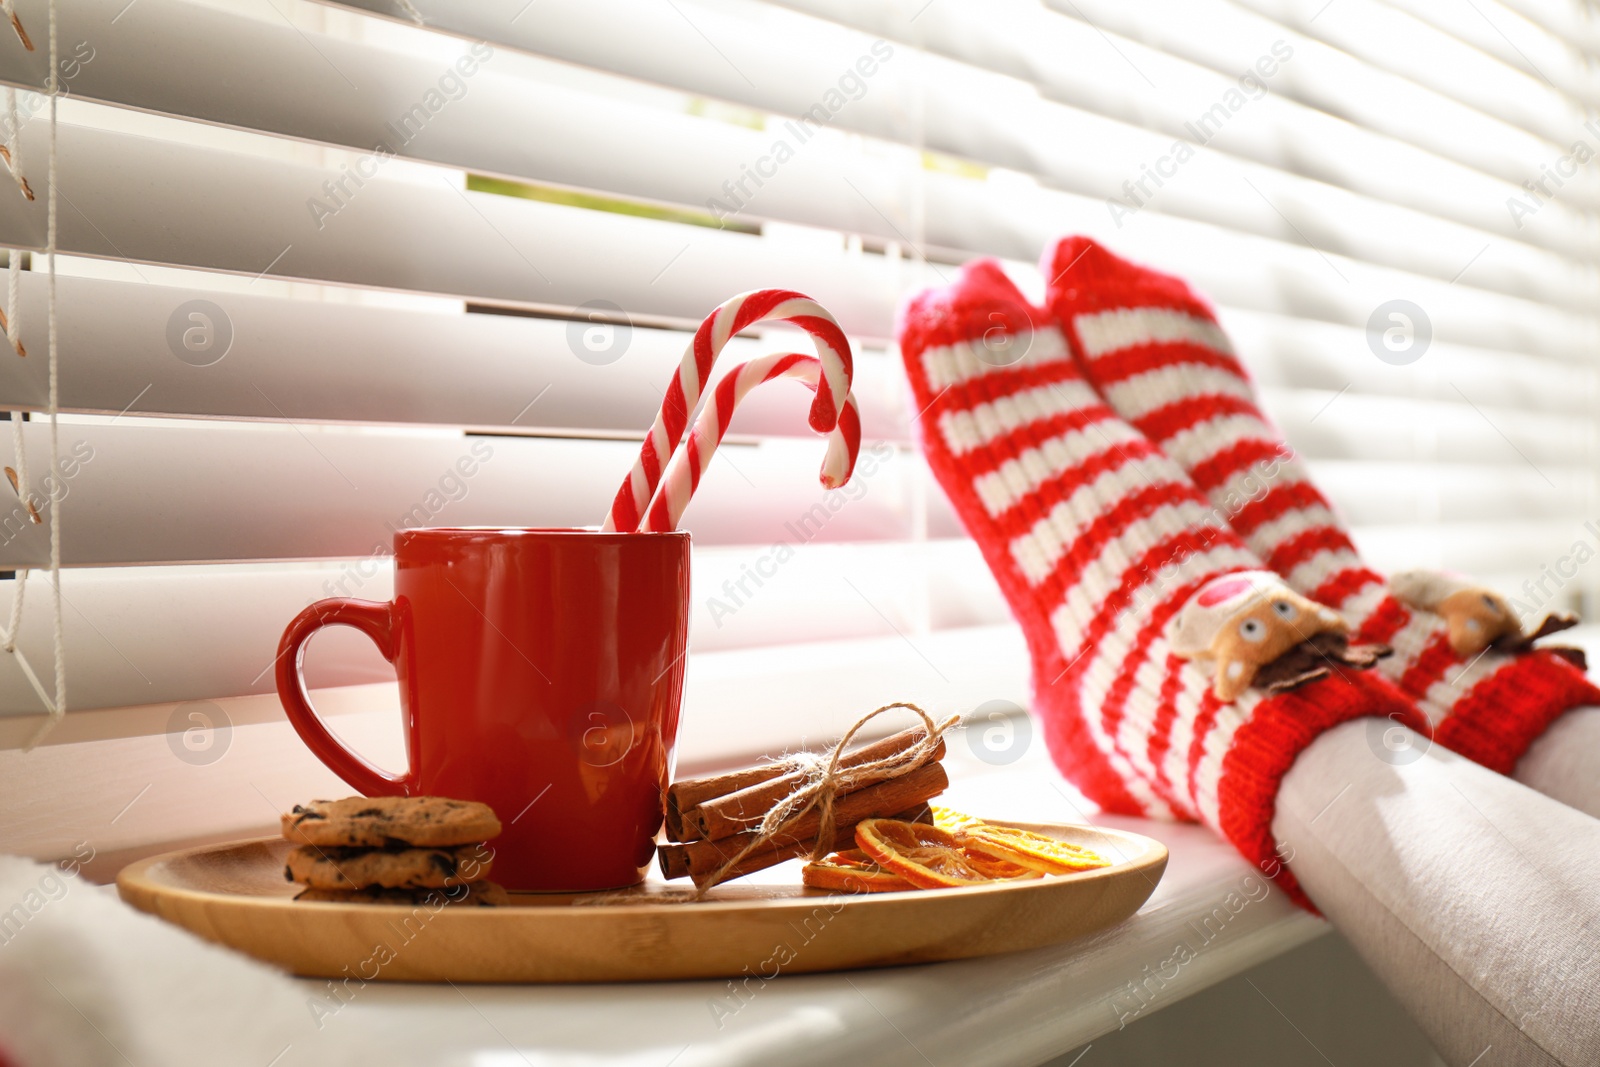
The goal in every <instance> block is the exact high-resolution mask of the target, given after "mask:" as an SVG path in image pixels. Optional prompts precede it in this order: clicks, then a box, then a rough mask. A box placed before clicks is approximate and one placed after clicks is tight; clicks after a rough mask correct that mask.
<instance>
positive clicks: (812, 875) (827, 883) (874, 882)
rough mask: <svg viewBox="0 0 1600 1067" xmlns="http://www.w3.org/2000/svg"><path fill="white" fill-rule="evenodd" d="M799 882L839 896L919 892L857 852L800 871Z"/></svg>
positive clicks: (841, 854)
mask: <svg viewBox="0 0 1600 1067" xmlns="http://www.w3.org/2000/svg"><path fill="white" fill-rule="evenodd" d="M857 857H860V858H859V859H857ZM800 881H801V883H802V884H804V885H807V886H810V887H811V888H812V889H831V890H833V891H834V892H836V893H896V892H900V891H901V890H906V889H915V888H917V887H916V886H914V885H912V884H911V883H910V882H908V881H906V880H905V879H904V878H901V877H900V876H899V875H898V874H893V873H891V872H889V871H886V870H884V869H883V868H882V867H879V866H878V865H877V864H876V863H873V862H872V860H871V859H869V858H867V854H866V853H865V852H862V851H861V850H860V849H854V848H853V849H850V850H849V851H848V852H847V853H846V852H835V853H834V854H833V855H831V856H829V857H828V858H827V859H823V860H817V861H815V862H812V863H808V864H806V865H805V866H804V867H802V868H801V869H800Z"/></svg>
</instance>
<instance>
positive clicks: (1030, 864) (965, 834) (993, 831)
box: [957, 823, 1111, 874]
mask: <svg viewBox="0 0 1600 1067" xmlns="http://www.w3.org/2000/svg"><path fill="white" fill-rule="evenodd" d="M957 840H958V841H959V842H960V843H961V845H962V847H963V848H965V849H966V850H967V851H968V852H969V853H973V854H977V855H983V856H988V857H990V858H991V859H996V860H1003V861H1006V862H1009V863H1015V864H1018V865H1019V866H1022V867H1027V868H1029V869H1031V870H1035V871H1043V872H1044V873H1045V874H1071V873H1072V872H1074V871H1088V870H1093V869H1094V868H1096V867H1109V866H1111V861H1110V860H1108V859H1106V858H1105V857H1104V856H1102V855H1100V854H1099V853H1098V852H1091V851H1090V850H1088V849H1086V848H1080V847H1079V846H1077V845H1069V844H1068V843H1067V842H1065V841H1057V840H1056V839H1055V838H1053V837H1046V836H1045V835H1044V834H1036V833H1034V832H1033V831H1031V830H1017V829H1014V828H1012V827H1009V826H989V825H988V824H986V823H979V824H978V825H976V826H969V827H967V828H966V829H964V830H962V831H961V832H960V834H958V835H957Z"/></svg>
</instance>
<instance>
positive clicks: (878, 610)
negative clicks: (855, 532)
mask: <svg viewBox="0 0 1600 1067" xmlns="http://www.w3.org/2000/svg"><path fill="white" fill-rule="evenodd" d="M792 547H793V548H794V554H793V555H792V556H790V557H788V558H786V559H784V561H783V562H782V563H781V564H778V565H775V566H769V565H768V564H770V563H771V562H772V561H771V559H770V558H768V557H767V556H766V553H767V549H768V546H765V545H756V546H749V545H745V546H732V547H724V548H716V547H708V546H706V545H704V544H701V543H699V542H697V543H696V545H695V549H694V587H693V591H692V596H691V616H690V647H691V648H692V649H693V652H692V653H691V660H693V659H696V658H698V657H702V656H705V655H716V654H721V653H727V652H733V651H737V650H744V649H756V648H771V647H775V646H780V645H791V644H797V643H803V642H808V641H824V640H844V639H854V640H857V641H862V642H868V641H871V640H874V639H877V638H887V639H890V640H894V641H900V640H901V637H900V634H901V633H904V634H909V635H912V639H913V640H914V641H926V640H929V639H933V640H938V637H937V635H939V634H943V633H949V632H960V631H963V630H969V629H972V628H975V627H983V626H993V625H1000V624H1004V623H1007V622H1008V621H1009V616H1008V615H1007V613H1006V609H1005V606H1004V603H1003V602H1002V601H1001V600H1000V597H999V593H998V591H996V590H995V589H994V586H993V582H992V581H989V580H988V579H987V574H988V572H987V570H986V569H985V568H984V565H983V561H982V559H981V558H980V557H979V555H978V553H977V550H976V548H975V547H974V546H973V545H972V543H971V542H970V541H965V540H961V541H931V542H922V543H918V544H909V543H886V544H879V545H862V546H855V547H851V548H849V549H848V551H846V550H845V549H844V548H843V547H842V546H831V545H826V544H821V543H808V544H801V543H799V542H798V541H796V542H794V543H793V546H792ZM758 563H760V564H761V567H760V569H761V571H763V572H765V575H764V577H762V576H760V575H758V577H762V582H763V584H762V585H761V586H756V585H755V584H754V583H753V581H752V580H750V579H749V578H748V577H747V575H748V573H749V572H750V571H752V570H754V569H755V568H756V566H757V564H758ZM741 580H742V581H743V582H744V591H743V592H742V593H741V592H740V590H739V589H738V587H737V585H735V584H734V583H738V582H740V581H741ZM724 583H728V584H730V585H732V586H733V591H732V592H731V593H730V592H729V591H728V590H726V589H725V588H724ZM847 583H848V584H847ZM15 585H16V583H15V581H0V610H7V611H8V610H9V608H10V603H11V599H10V598H11V596H12V595H13V590H14V588H15ZM61 585H62V595H63V597H64V598H65V600H66V602H67V603H68V604H69V605H70V608H69V613H68V615H67V618H66V636H67V655H68V658H69V660H70V662H71V663H72V664H73V707H74V709H76V710H78V711H88V710H92V709H96V708H108V707H122V706H125V705H130V704H146V705H147V704H162V703H168V704H171V703H177V702H180V701H190V700H207V699H213V698H223V697H237V696H245V695H249V694H266V693H273V692H275V689H274V681H273V675H272V670H271V666H272V663H273V656H274V654H275V653H276V650H277V646H278V638H279V636H280V635H281V634H282V633H283V628H284V627H285V626H287V625H288V623H289V620H290V619H292V618H293V617H294V616H295V615H296V614H298V613H299V612H300V610H301V609H302V608H304V607H305V606H306V605H308V604H310V603H312V602H313V601H315V600H319V599H322V598H323V597H329V596H350V597H356V598H359V599H363V600H386V599H388V598H389V597H391V596H392V595H393V591H394V590H393V564H392V562H391V561H390V559H389V558H388V557H386V556H385V557H371V556H363V557H360V558H355V559H346V560H335V561H330V562H326V563H280V564H270V565H255V566H249V567H246V566H241V565H232V564H217V565H194V566H179V567H141V568H130V569H124V568H104V569H102V568H86V569H78V570H69V571H66V572H63V574H62V578H61ZM34 595H37V590H34V591H33V592H30V594H29V597H30V598H31V597H32V596H34ZM930 605H931V607H930ZM897 629H898V631H899V633H897ZM21 644H22V647H23V650H24V652H25V653H26V654H27V655H28V656H30V657H37V658H35V659H34V662H36V663H41V662H49V655H50V620H49V618H48V615H47V614H44V613H30V614H27V615H25V616H24V627H23V631H22V639H21ZM913 647H917V646H915V645H913ZM306 678H307V680H308V682H309V684H310V685H311V686H312V687H313V688H324V687H338V686H351V685H368V684H372V683H375V682H390V683H392V682H393V680H394V672H393V668H391V667H390V666H389V665H388V664H387V663H385V662H384V661H383V660H382V658H381V657H380V656H379V655H378V653H377V651H376V649H374V648H373V646H372V644H371V642H370V641H368V640H367V639H366V638H365V637H364V636H362V635H361V634H359V633H356V632H355V631H353V630H349V629H347V628H345V627H341V626H332V627H328V628H327V629H325V630H324V631H322V633H321V634H319V635H318V636H317V638H316V639H315V640H314V641H312V642H311V644H310V645H309V646H308V648H307V653H306ZM752 684H756V683H752ZM37 711H38V706H37V703H36V698H34V697H33V696H32V691H31V690H30V689H29V687H28V684H27V682H26V681H25V680H24V679H23V678H22V676H21V674H20V672H17V671H14V670H7V671H0V719H4V718H5V717H7V716H16V715H28V714H32V713H34V712H37ZM272 717H281V716H278V715H274V716H272ZM165 726H166V724H165V722H162V723H161V724H160V728H161V729H164V728H165Z"/></svg>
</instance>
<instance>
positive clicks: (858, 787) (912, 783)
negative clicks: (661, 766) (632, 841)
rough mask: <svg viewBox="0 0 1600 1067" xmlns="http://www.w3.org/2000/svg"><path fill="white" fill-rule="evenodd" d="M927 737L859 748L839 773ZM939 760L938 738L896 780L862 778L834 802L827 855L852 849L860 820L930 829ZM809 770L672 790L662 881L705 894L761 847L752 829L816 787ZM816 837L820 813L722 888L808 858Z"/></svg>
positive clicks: (905, 735)
mask: <svg viewBox="0 0 1600 1067" xmlns="http://www.w3.org/2000/svg"><path fill="white" fill-rule="evenodd" d="M926 733H927V731H926V730H925V729H924V728H923V727H921V726H917V727H913V728H912V729H910V730H903V731H901V732H900V733H897V734H894V735H892V736H890V737H886V738H884V739H883V740H881V741H874V742H872V743H871V744H867V745H863V746H861V747H860V748H857V749H854V750H852V751H849V752H846V753H844V754H843V755H842V756H841V757H840V759H839V768H840V769H853V768H860V767H863V766H866V765H869V764H873V763H876V762H878V761H880V760H885V759H890V758H891V757H894V756H896V755H898V754H902V753H905V752H907V751H908V750H909V749H912V748H914V747H915V746H917V745H918V744H919V743H921V742H922V740H923V738H924V737H925V736H926ZM944 752H945V747H944V739H943V738H940V739H939V740H938V741H937V742H936V743H935V745H934V747H933V749H932V751H931V752H930V753H929V754H928V758H927V759H926V760H925V761H923V763H922V764H921V765H920V766H918V767H917V768H916V769H914V770H911V771H909V772H908V773H903V774H900V775H898V776H896V777H887V776H886V774H885V775H884V776H878V775H867V776H866V777H865V778H864V779H862V780H860V781H856V782H855V783H854V784H853V785H852V786H851V787H850V788H849V789H848V791H845V790H840V791H839V792H838V793H837V794H836V795H835V799H834V802H833V825H834V832H833V835H832V839H831V840H829V841H827V842H825V844H826V846H827V850H828V851H833V850H836V849H842V848H853V847H855V827H856V823H858V822H860V821H861V820H863V819H875V818H883V817H893V818H898V819H906V820H908V821H921V822H929V821H932V816H931V814H930V812H929V809H928V801H929V800H931V799H932V798H934V797H936V796H938V795H939V794H940V793H942V792H944V790H945V787H946V786H948V785H949V784H950V778H949V776H948V775H947V774H946V773H945V770H944V767H943V765H941V764H940V762H939V761H940V760H941V759H943V758H944ZM824 758H826V757H824ZM812 766H814V764H813V763H802V762H801V761H799V760H795V759H793V758H791V759H788V760H778V761H774V762H769V763H764V764H761V765H759V766H755V767H748V768H746V769H744V770H738V771H730V772H727V773H724V774H718V775H713V776H711V777H708V778H687V779H684V780H682V781H679V782H674V783H673V784H672V785H671V786H670V787H668V789H667V813H666V830H665V833H666V837H667V841H668V843H667V844H663V845H661V846H659V856H658V858H659V860H660V863H661V873H662V874H663V875H664V876H665V877H667V878H683V877H688V878H692V879H694V883H695V885H696V886H699V887H702V888H703V887H705V886H706V885H707V884H709V883H710V882H711V881H712V880H713V879H714V878H715V877H716V875H717V874H718V872H721V871H722V868H723V867H724V866H726V865H727V863H728V862H729V861H730V860H732V859H733V858H734V857H736V856H738V855H739V853H740V852H741V851H742V850H744V849H745V848H747V847H748V846H750V844H751V843H752V842H755V841H758V840H759V839H760V838H759V835H758V834H757V832H756V829H757V827H759V826H760V825H761V821H762V819H763V818H764V817H765V816H766V815H767V813H768V812H770V811H771V810H772V809H773V808H774V807H775V806H776V805H777V804H778V803H780V802H781V801H783V800H784V799H786V798H787V797H789V795H790V794H791V793H793V792H794V791H795V790H796V789H798V788H800V787H802V786H804V785H805V784H806V783H807V782H808V781H810V780H812V779H813V776H814V772H813V771H812V769H811V767H812ZM886 773H887V772H886ZM821 832H822V812H821V811H820V810H819V809H818V808H813V809H812V810H810V811H809V812H807V813H806V814H805V815H803V816H801V817H800V818H799V819H797V820H796V821H795V822H794V823H793V824H792V825H790V826H788V827H786V828H785V829H784V830H783V831H782V832H781V833H778V834H776V835H774V836H773V837H771V838H769V839H768V840H766V841H762V842H761V844H760V846H759V847H757V848H755V849H753V850H751V851H750V853H749V854H748V855H746V856H744V857H743V858H742V859H740V860H739V862H738V863H737V864H736V865H735V866H734V867H733V868H731V869H729V870H728V871H726V872H724V873H723V874H722V880H727V879H729V878H739V877H742V876H744V875H747V874H751V873H753V872H755V871H759V870H764V869H765V868H767V867H771V866H773V865H774V864H777V863H782V862H783V861H784V860H789V859H794V858H796V857H798V856H804V855H808V854H809V853H810V852H811V851H812V849H814V848H815V847H816V845H817V837H818V835H819V833H821Z"/></svg>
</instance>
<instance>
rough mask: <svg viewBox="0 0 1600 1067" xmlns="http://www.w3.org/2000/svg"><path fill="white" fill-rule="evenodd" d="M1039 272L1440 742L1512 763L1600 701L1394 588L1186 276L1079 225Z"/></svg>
mask: <svg viewBox="0 0 1600 1067" xmlns="http://www.w3.org/2000/svg"><path fill="white" fill-rule="evenodd" d="M1044 270H1045V274H1046V276H1047V277H1048V278H1049V279H1050V284H1049V294H1048V298H1047V299H1048V303H1049V306H1050V310H1051V311H1052V312H1053V313H1054V316H1055V321H1056V322H1058V323H1059V324H1060V327H1061V329H1062V330H1063V332H1064V333H1065V334H1066V336H1067V338H1068V341H1069V344H1070V346H1071V347H1072V350H1073V354H1074V358H1075V360H1076V361H1077V364H1078V366H1079V367H1080V369H1081V370H1082V371H1083V373H1084V375H1085V377H1086V378H1087V379H1088V380H1089V381H1090V382H1092V383H1093V384H1094V387H1095V388H1096V389H1097V390H1098V391H1099V393H1100V395H1101V396H1103V397H1104V398H1105V400H1106V401H1107V402H1108V403H1109V404H1110V406H1111V407H1112V408H1113V409H1114V410H1115V411H1116V412H1117V414H1119V415H1121V416H1122V417H1123V418H1125V419H1127V420H1128V421H1129V422H1131V423H1132V424H1133V425H1134V426H1136V427H1138V428H1139V429H1140V430H1141V431H1143V433H1144V434H1145V436H1147V437H1148V438H1149V439H1150V440H1151V441H1153V442H1155V444H1156V445H1158V446H1159V447H1160V448H1161V449H1162V450H1163V451H1164V452H1165V453H1166V454H1167V455H1168V456H1170V457H1171V458H1172V459H1173V460H1174V461H1176V463H1177V464H1178V466H1180V467H1181V468H1182V469H1183V470H1185V471H1187V472H1188V474H1189V476H1190V477H1191V478H1192V479H1193V480H1194V483H1195V484H1196V485H1197V486H1198V487H1199V489H1200V491H1201V492H1203V493H1204V494H1205V495H1206V496H1207V497H1208V498H1209V499H1210V501H1211V503H1212V504H1213V505H1214V506H1215V507H1216V509H1217V510H1218V511H1219V512H1220V513H1221V514H1222V515H1223V516H1224V517H1225V518H1226V519H1227V521H1228V522H1229V523H1230V524H1231V525H1232V527H1233V529H1234V530H1235V531H1236V532H1237V533H1238V534H1239V535H1240V536H1241V537H1242V538H1243V539H1244V542H1245V543H1246V544H1247V545H1249V546H1250V548H1251V549H1253V550H1254V551H1255V552H1256V553H1257V554H1258V555H1260V557H1261V558H1262V559H1264V560H1265V561H1266V563H1267V566H1269V567H1271V568H1272V569H1273V570H1274V571H1276V572H1278V573H1279V574H1281V575H1283V576H1284V578H1285V579H1286V580H1287V582H1288V584H1289V585H1290V587H1292V588H1294V589H1296V590H1298V591H1299V592H1301V593H1303V594H1305V595H1306V596H1308V597H1310V598H1311V599H1313V600H1316V601H1319V602H1321V603H1324V604H1328V605H1330V606H1332V607H1335V608H1337V609H1338V610H1339V611H1340V612H1341V613H1342V614H1343V615H1344V617H1345V618H1346V619H1347V620H1348V621H1349V622H1350V623H1351V624H1352V625H1353V626H1355V627H1356V628H1357V638H1358V639H1359V640H1364V641H1370V642H1377V643H1383V644H1388V645H1391V646H1393V647H1394V649H1395V655H1394V656H1392V657H1391V658H1389V659H1387V660H1384V661H1383V662H1382V663H1381V664H1380V668H1379V669H1380V670H1382V671H1384V673H1385V674H1387V675H1388V677H1389V678H1391V679H1392V680H1393V681H1394V682H1396V683H1397V684H1398V686H1399V687H1400V689H1402V690H1403V691H1404V692H1405V693H1406V694H1407V695H1409V696H1410V697H1412V698H1413V699H1415V700H1416V701H1417V702H1418V704H1419V705H1420V706H1421V708H1422V710H1423V712H1424V713H1425V714H1426V715H1427V717H1428V719H1429V720H1430V722H1432V723H1433V724H1434V725H1435V737H1436V738H1437V740H1438V741H1439V742H1440V743H1441V744H1443V745H1446V746H1447V747H1449V748H1451V749H1453V750H1454V751H1456V752H1459V753H1460V754H1462V755H1464V756H1466V757H1468V758H1469V759H1472V760H1475V761H1476V762H1478V763H1480V764H1482V765H1484V766H1486V767H1489V768H1492V769H1494V770H1497V771H1500V772H1502V773H1510V771H1511V770H1512V768H1513V767H1514V766H1515V765H1516V762H1517V760H1518V759H1519V758H1520V757H1521V756H1522V754H1523V752H1525V751H1526V750H1527V748H1528V745H1529V744H1531V743H1532V741H1533V740H1534V739H1535V738H1536V737H1538V736H1539V735H1540V734H1541V733H1543V732H1544V730H1545V728H1546V727H1547V726H1549V724H1550V723H1551V722H1552V721H1554V720H1555V719H1556V718H1557V717H1558V716H1560V715H1561V714H1562V713H1563V712H1565V711H1567V710H1568V709H1570V708H1573V707H1576V706H1579V705H1584V704H1597V703H1600V690H1596V688H1595V687H1594V686H1593V685H1591V684H1590V683H1589V680H1588V679H1587V678H1586V677H1585V676H1584V675H1583V673H1582V672H1581V671H1579V670H1577V669H1575V668H1574V667H1573V666H1571V665H1570V664H1568V663H1567V662H1565V661H1563V660H1562V659H1561V658H1560V657H1558V656H1556V655H1554V654H1552V653H1549V652H1539V651H1534V652H1523V653H1520V654H1516V655H1508V654H1505V653H1501V652H1496V651H1484V652H1482V653H1481V654H1478V655H1458V654H1457V653H1456V652H1454V651H1452V648H1451V643H1450V640H1449V634H1448V628H1447V626H1446V623H1445V620H1444V619H1443V618H1441V616H1439V615H1437V614H1434V613H1433V612H1431V611H1424V610H1419V609H1417V608H1415V607H1407V606H1406V604H1403V603H1402V602H1401V601H1400V600H1398V599H1396V598H1395V597H1394V596H1393V595H1391V592H1390V588H1389V586H1388V585H1387V584H1386V582H1385V580H1384V579H1383V577H1382V576H1380V575H1379V574H1377V573H1376V572H1374V571H1373V570H1371V569H1369V568H1368V567H1367V566H1366V565H1365V564H1364V563H1362V561H1361V558H1360V556H1359V555H1357V553H1356V549H1355V545H1354V544H1353V543H1352V542H1351V540H1350V537H1349V535H1348V534H1347V533H1346V531H1345V529H1344V527H1343V525H1342V523H1341V521H1340V519H1339V517H1338V516H1337V515H1336V514H1335V513H1334V510H1333V507H1332V505H1331V504H1329V502H1328V500H1327V498H1326V497H1324V496H1323V495H1322V493H1321V492H1319V491H1318V490H1317V488H1316V486H1314V485H1313V484H1312V483H1311V480H1310V478H1309V477H1308V476H1307V473H1306V469H1305V465H1304V464H1303V463H1302V462H1301V460H1300V459H1299V457H1298V456H1296V455H1295V454H1294V452H1293V450H1292V449H1290V448H1289V446H1288V445H1287V444H1286V443H1285V442H1284V439H1283V435H1282V434H1281V433H1280V432H1279V431H1278V430H1277V428H1276V427H1274V426H1273V425H1272V423H1271V422H1270V420H1268V419H1267V417H1266V416H1265V415H1263V414H1262V412H1261V410H1260V408H1259V407H1258V406H1257V402H1256V396H1255V390H1254V387H1253V386H1252V384H1251V382H1250V380H1249V378H1248V376H1247V375H1246V373H1245V371H1244V368H1243V366H1242V365H1241V364H1240V363H1239V361H1238V359H1237V358H1236V357H1235V356H1234V353H1233V349H1232V346H1231V345H1230V344H1229V342H1228V338H1227V336H1226V335H1225V334H1224V333H1223V332H1222V328H1221V327H1220V326H1218V325H1217V320H1216V317H1215V316H1214V315H1213V314H1212V312H1211V309H1210V308H1209V307H1208V306H1207V305H1206V304H1205V303H1204V302H1203V301H1202V300H1201V299H1199V298H1198V297H1197V296H1195V294H1194V293H1193V292H1191V291H1190V289H1189V287H1188V286H1187V285H1185V284H1184V283H1183V281H1181V280H1180V279H1178V278H1174V277H1171V276H1169V275H1165V274H1159V273H1157V272H1155V271H1152V270H1147V269H1145V268H1143V267H1140V266H1137V265H1135V264H1132V263H1129V262H1127V261H1126V260H1123V259H1119V258H1117V257H1116V256H1114V255H1112V254H1111V253H1110V252H1107V251H1106V250H1105V249H1104V248H1102V247H1100V246H1099V245H1097V244H1096V243H1095V242H1093V241H1091V240H1089V239H1088V238H1085V237H1069V238H1066V239H1065V240H1063V241H1061V242H1060V243H1059V244H1057V245H1056V246H1055V248H1054V249H1052V250H1050V251H1049V252H1047V253H1046V255H1045V264H1044ZM1412 603H1413V604H1414V603H1415V601H1414V600H1413V601H1412Z"/></svg>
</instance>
